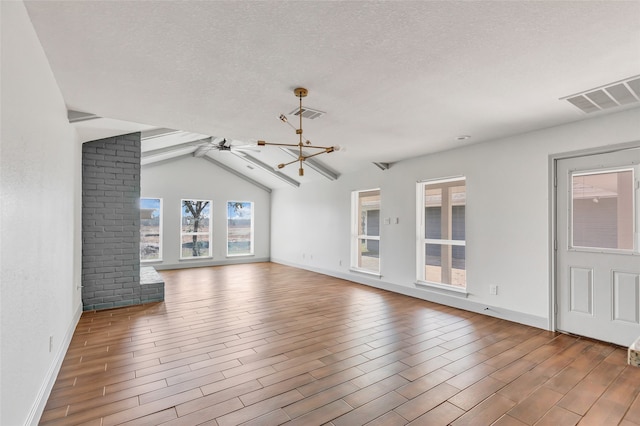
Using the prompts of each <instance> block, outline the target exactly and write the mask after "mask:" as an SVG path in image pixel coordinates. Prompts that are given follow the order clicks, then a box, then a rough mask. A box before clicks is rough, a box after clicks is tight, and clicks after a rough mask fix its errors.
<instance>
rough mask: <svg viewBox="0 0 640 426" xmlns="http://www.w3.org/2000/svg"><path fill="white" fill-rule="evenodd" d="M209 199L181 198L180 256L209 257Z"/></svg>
mask: <svg viewBox="0 0 640 426" xmlns="http://www.w3.org/2000/svg"><path fill="white" fill-rule="evenodd" d="M210 225H211V201H210V200H182V209H181V220H180V258H181V259H193V258H197V257H211V244H210V242H211V226H210Z"/></svg>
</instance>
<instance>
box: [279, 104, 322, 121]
mask: <svg viewBox="0 0 640 426" xmlns="http://www.w3.org/2000/svg"><path fill="white" fill-rule="evenodd" d="M300 113H302V116H303V117H304V118H306V119H308V120H315V119H316V118H320V117H322V116H323V115H325V114H326V112H322V111H318V110H317V109H311V108H307V107H304V108H302V109H300V108H296V109H294V110H293V111H291V112H290V113H289V114H287V115H295V116H299V115H300Z"/></svg>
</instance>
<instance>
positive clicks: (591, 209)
mask: <svg viewBox="0 0 640 426" xmlns="http://www.w3.org/2000/svg"><path fill="white" fill-rule="evenodd" d="M639 164H640V148H634V149H625V150H621V151H616V152H612V153H606V154H597V155H587V156H582V157H575V158H568V159H562V160H558V161H557V163H556V165H557V170H556V177H557V193H556V206H557V212H556V214H557V216H556V223H557V233H556V235H557V240H558V241H557V251H556V283H557V286H556V302H557V306H556V309H557V317H556V321H557V322H556V325H557V329H558V330H560V331H565V332H568V333H573V334H578V335H581V336H586V337H591V338H595V339H598V340H602V341H606V342H611V343H615V344H618V345H623V346H629V345H630V344H631V343H632V342H633V341H634V340H635V339H636V338H638V337H640V247H639V246H640V237H639V233H638V229H639V227H640V223H639V221H638V210H639V201H638V199H639V198H640V194H639V191H638V186H639V183H638V179H640V167H639Z"/></svg>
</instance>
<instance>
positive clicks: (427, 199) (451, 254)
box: [417, 177, 467, 289]
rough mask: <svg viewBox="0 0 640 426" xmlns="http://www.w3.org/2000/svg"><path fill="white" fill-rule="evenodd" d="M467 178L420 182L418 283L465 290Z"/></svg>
mask: <svg viewBox="0 0 640 426" xmlns="http://www.w3.org/2000/svg"><path fill="white" fill-rule="evenodd" d="M466 199H467V192H466V179H465V178H464V177H459V178H451V179H443V180H434V181H428V182H419V183H418V205H419V206H420V208H419V214H418V219H419V222H418V227H417V228H418V247H417V252H418V270H417V280H418V281H421V282H425V283H433V284H438V285H446V286H451V287H454V288H458V289H465V288H466V286H467V276H466V250H465V247H466V229H465V214H466Z"/></svg>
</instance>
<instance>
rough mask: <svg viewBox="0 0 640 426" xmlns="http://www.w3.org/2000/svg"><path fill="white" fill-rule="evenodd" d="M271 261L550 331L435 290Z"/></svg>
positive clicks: (545, 323) (527, 318)
mask: <svg viewBox="0 0 640 426" xmlns="http://www.w3.org/2000/svg"><path fill="white" fill-rule="evenodd" d="M271 261H272V262H273V263H280V264H282V265H287V266H292V267H294V268H300V269H306V270H308V271H312V272H317V273H319V274H323V275H328V276H330V277H335V278H341V279H343V280H347V281H352V282H355V283H358V284H363V285H367V286H370V287H375V288H379V289H381V290H388V291H392V292H394V293H400V294H404V295H405V296H410V297H415V298H417V299H422V300H427V301H429V302H434V303H438V304H441V305H446V306H451V307H453V308H458V309H464V310H465V311H470V312H475V313H478V314H483V315H487V316H491V317H495V318H500V319H504V320H507V321H512V322H517V323H519V324H524V325H528V326H531V327H536V328H541V329H543V330H549V327H550V325H549V320H548V319H547V318H545V317H539V316H536V315H531V314H525V313H522V312H518V311H512V310H510V309H505V308H501V307H497V306H491V305H486V304H483V303H479V302H475V301H473V300H469V299H467V298H465V297H459V296H456V295H450V294H446V293H442V292H438V291H437V290H429V289H426V288H422V287H420V288H418V287H408V286H403V285H398V284H393V283H389V282H386V281H383V280H382V279H379V278H372V277H368V276H366V275H360V274H356V273H342V272H337V271H330V270H325V269H321V268H313V267H310V266H309V265H301V264H296V263H291V262H287V261H284V260H281V259H271Z"/></svg>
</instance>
